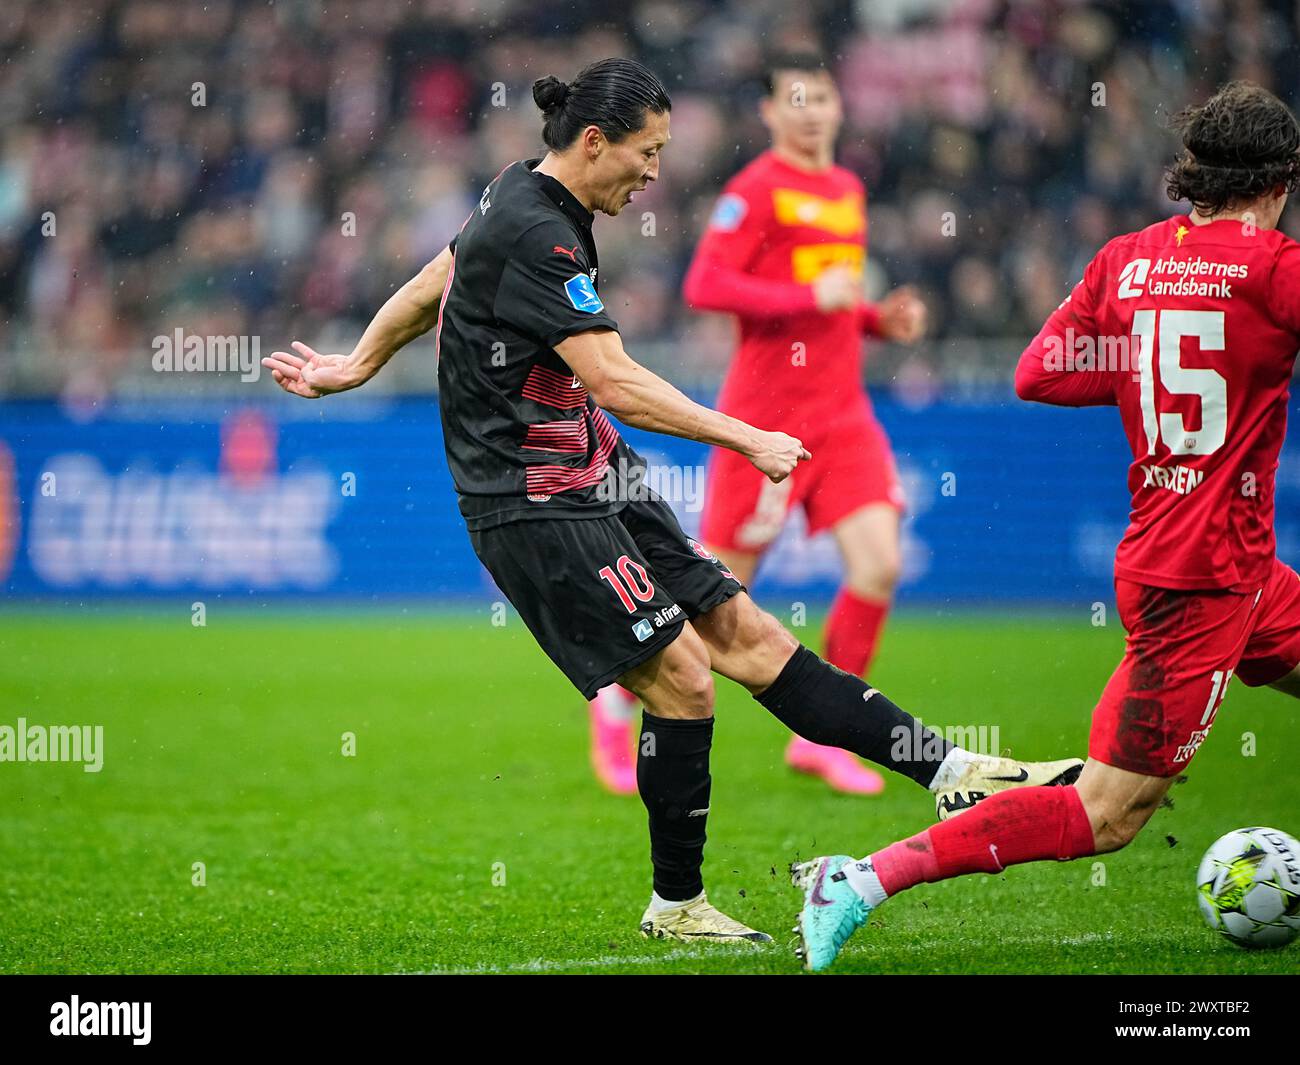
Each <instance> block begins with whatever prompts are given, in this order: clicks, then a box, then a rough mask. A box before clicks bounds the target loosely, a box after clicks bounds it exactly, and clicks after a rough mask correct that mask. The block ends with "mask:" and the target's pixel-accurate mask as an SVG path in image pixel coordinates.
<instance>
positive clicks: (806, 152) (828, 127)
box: [685, 54, 925, 794]
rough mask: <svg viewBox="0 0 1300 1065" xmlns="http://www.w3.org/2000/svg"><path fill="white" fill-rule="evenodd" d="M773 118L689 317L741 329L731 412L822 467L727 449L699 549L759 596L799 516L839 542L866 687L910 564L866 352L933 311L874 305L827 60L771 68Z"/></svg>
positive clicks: (870, 784)
mask: <svg viewBox="0 0 1300 1065" xmlns="http://www.w3.org/2000/svg"><path fill="white" fill-rule="evenodd" d="M766 78H767V80H766V85H765V88H766V90H767V95H766V96H765V97H764V98H763V100H762V101H761V103H760V105H759V106H760V114H761V117H762V120H763V123H764V125H766V126H767V128H768V130H769V131H770V132H771V134H772V146H771V147H770V148H769V149H768V150H767V151H765V152H763V153H762V154H761V155H760V156H758V158H757V159H755V160H754V161H753V162H751V163H750V164H749V165H748V166H746V167H745V168H744V169H743V170H741V171H740V172H739V173H738V174H736V176H735V177H733V178H732V179H731V180H730V181H729V182H728V183H727V185H726V188H725V189H724V191H723V195H722V197H721V199H720V200H719V201H718V204H717V207H716V208H715V210H714V212H713V217H712V219H711V220H710V223H709V228H708V231H707V232H706V233H705V235H704V238H703V240H702V241H701V242H700V246H699V248H698V250H697V251H696V253H695V258H694V261H693V262H692V263H691V267H690V270H689V272H688V273H687V275H686V283H685V297H686V301H687V302H688V303H689V304H690V305H691V306H692V307H695V308H697V309H699V310H708V311H723V312H726V313H729V314H733V315H735V316H736V320H737V324H738V327H739V332H740V344H739V346H738V348H737V350H736V355H735V359H734V361H733V362H732V364H731V368H730V371H729V372H728V374H727V377H726V380H725V382H724V383H723V386H722V391H721V394H720V395H719V397H718V409H719V410H723V411H726V412H727V413H729V414H732V415H734V416H735V417H737V418H745V419H749V418H753V419H757V420H758V421H759V422H760V423H761V424H771V425H780V426H783V427H785V428H786V429H787V430H788V431H789V432H791V433H793V434H795V435H796V436H798V437H799V438H800V439H801V440H803V441H805V443H806V444H807V446H808V449H809V450H810V451H811V452H812V454H813V458H812V461H811V462H807V463H805V464H804V465H802V466H800V467H799V468H798V469H796V470H795V472H794V473H793V474H792V475H791V476H790V477H788V478H787V479H786V480H784V481H782V482H781V483H780V484H773V483H772V482H771V481H768V480H767V479H766V478H764V477H762V476H758V477H754V476H751V474H753V473H754V472H755V471H754V470H753V469H752V468H747V467H746V464H745V463H744V462H743V461H740V462H737V461H734V459H735V458H736V456H734V455H731V454H729V453H727V452H725V451H723V450H722V449H719V448H715V449H714V450H713V453H712V457H711V459H710V468H709V479H708V491H707V496H706V500H705V509H704V516H703V524H702V528H701V534H700V539H701V540H703V541H704V543H705V545H706V546H708V547H709V549H710V550H712V551H714V552H715V553H716V554H717V555H718V556H719V557H720V558H721V559H722V560H723V561H724V562H726V563H727V565H728V566H729V567H730V568H731V570H732V572H733V573H735V574H736V575H737V576H738V577H739V578H740V579H741V580H742V581H744V582H745V583H746V584H749V583H751V582H752V580H753V577H754V572H755V570H756V569H757V568H758V565H759V562H760V561H761V559H762V557H763V553H764V552H765V551H766V550H767V549H768V547H770V546H771V545H772V543H773V542H774V541H775V540H776V538H777V536H778V535H779V533H780V531H781V527H782V526H783V525H784V523H785V520H786V517H787V515H788V514H789V512H790V510H791V508H793V507H796V506H801V507H802V508H803V510H804V514H805V515H806V517H807V525H808V533H809V535H814V534H816V533H819V532H822V531H823V530H826V529H829V530H830V531H831V533H832V535H833V536H834V537H835V542H836V545H837V546H838V547H839V551H840V555H841V557H842V558H843V561H844V577H843V583H842V584H841V586H840V589H839V593H838V594H837V595H836V597H835V601H834V603H833V604H832V605H831V611H830V616H829V618H828V619H827V623H826V636H825V655H826V660H827V661H829V662H831V663H833V664H834V665H837V666H839V667H840V668H841V669H843V670H844V671H845V672H847V673H852V674H853V675H854V676H862V675H864V674H865V673H866V670H867V668H868V666H869V665H870V663H871V658H872V654H873V653H874V651H875V648H876V643H877V640H878V639H879V636H880V631H881V628H882V627H883V626H884V623H885V616H886V615H887V613H888V612H889V605H890V602H891V600H892V599H893V594H894V586H895V584H896V583H897V581H898V574H899V568H900V562H901V551H900V545H899V518H900V513H901V511H902V509H903V506H904V500H903V491H902V488H901V486H900V484H899V481H898V473H897V470H896V469H895V466H894V456H893V454H892V452H891V451H890V447H889V440H888V439H887V438H886V436H885V433H884V430H883V429H882V428H881V426H880V423H879V422H877V421H876V418H875V415H874V414H873V412H872V409H871V401H870V399H869V398H868V397H867V392H866V390H865V388H864V387H863V384H862V336H863V334H864V333H865V334H867V335H869V336H877V337H882V338H884V339H886V340H893V341H900V342H903V343H909V344H910V343H912V342H914V341H916V340H917V339H918V338H919V337H920V336H921V333H922V332H923V330H924V327H925V305H924V304H923V303H922V302H921V301H920V300H919V299H918V298H917V297H916V296H915V295H914V294H913V292H912V291H911V290H910V289H907V288H902V289H898V290H896V291H894V292H892V293H890V294H889V295H888V296H886V297H885V299H884V300H883V301H882V302H881V303H879V304H873V303H869V302H867V301H866V300H864V299H863V297H862V271H863V266H864V262H865V258H866V240H867V216H866V193H865V190H864V188H863V184H862V181H861V180H860V179H859V178H858V177H857V175H855V174H853V173H852V172H850V171H848V170H845V169H844V168H843V167H840V166H836V165H835V162H834V155H833V153H834V148H835V139H836V137H837V136H838V134H839V130H840V123H841V120H842V117H843V116H842V111H841V107H840V97H839V93H838V91H837V90H836V87H835V82H834V81H833V80H832V78H831V75H830V73H829V71H828V70H827V68H826V63H825V60H824V59H823V58H822V57H821V56H818V55H815V54H791V55H782V56H776V57H773V58H772V59H771V60H770V61H769V62H768V64H767V68H766ZM786 762H787V763H788V764H789V765H790V766H791V767H792V768H793V769H796V770H798V771H800V772H804V773H812V774H815V775H817V776H820V777H822V778H823V779H824V780H825V781H826V782H827V783H828V784H830V785H831V787H833V788H835V789H836V790H837V791H843V792H850V793H854V794H875V793H877V792H879V791H880V790H881V789H882V788H883V787H884V779H883V778H882V777H881V775H880V774H879V773H877V772H876V771H875V770H873V769H869V768H867V767H866V766H864V765H862V763H860V762H859V761H858V760H857V758H855V757H854V756H853V755H852V754H850V753H849V752H848V751H842V750H840V749H839V748H836V747H823V746H819V745H818V744H815V743H810V742H808V741H807V740H805V739H802V738H800V737H798V736H796V737H794V738H793V739H792V740H791V742H790V744H789V746H788V747H787V748H786Z"/></svg>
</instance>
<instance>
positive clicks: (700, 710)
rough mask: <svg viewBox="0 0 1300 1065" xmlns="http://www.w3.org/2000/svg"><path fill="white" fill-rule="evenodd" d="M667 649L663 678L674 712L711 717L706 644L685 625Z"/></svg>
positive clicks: (686, 715)
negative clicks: (675, 707)
mask: <svg viewBox="0 0 1300 1065" xmlns="http://www.w3.org/2000/svg"><path fill="white" fill-rule="evenodd" d="M669 650H670V652H671V653H670V654H669V655H668V657H667V659H666V661H665V676H664V680H665V682H666V686H667V687H668V689H669V691H670V692H671V698H672V699H673V701H674V705H676V706H677V707H678V708H679V713H678V714H676V715H674V716H677V717H711V716H712V715H713V696H714V690H713V669H712V667H711V665H710V661H709V649H708V647H707V646H706V645H705V643H704V641H703V640H702V639H701V638H700V635H699V633H697V632H696V631H695V630H694V628H692V627H691V626H690V625H686V626H684V627H683V629H682V633H681V635H680V636H678V638H677V639H676V640H674V641H673V643H672V645H671V647H670V649H669Z"/></svg>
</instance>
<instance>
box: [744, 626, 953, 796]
mask: <svg viewBox="0 0 1300 1065" xmlns="http://www.w3.org/2000/svg"><path fill="white" fill-rule="evenodd" d="M754 698H755V699H757V700H758V701H759V702H760V703H762V704H763V706H765V707H767V709H768V710H770V711H771V712H772V714H773V715H774V716H775V717H776V718H777V720H779V721H780V722H781V723H782V724H783V725H785V727H786V728H788V729H789V730H790V731H791V732H794V733H796V734H797V735H800V736H802V737H803V738H804V739H806V740H812V742H813V743H821V744H825V745H826V746H828V747H843V748H844V749H845V750H846V751H852V752H853V753H854V754H858V755H861V756H862V757H863V758H866V759H868V760H869V761H872V762H875V763H876V764H878V765H882V766H884V767H885V768H886V769H892V770H894V771H895V772H898V773H902V774H903V775H904V776H906V777H911V778H912V779H913V780H915V781H916V782H917V783H918V784H920V785H921V787H923V788H928V787H929V786H930V782H931V781H932V780H934V775H935V774H936V773H937V772H938V771H939V766H940V765H941V764H942V763H943V760H944V759H945V758H946V757H947V756H948V752H949V751H951V750H952V749H953V747H954V744H952V743H949V742H948V741H947V740H946V739H944V738H943V737H942V736H939V735H938V734H936V733H934V732H931V731H930V730H929V729H927V728H924V727H923V726H922V725H921V723H920V722H919V721H917V720H916V718H914V717H913V716H912V715H911V714H909V713H908V712H907V711H906V710H900V709H899V708H898V707H897V706H895V705H894V704H893V703H891V702H890V701H889V700H888V699H886V698H885V697H884V696H883V695H881V694H880V692H878V691H876V689H875V688H873V687H871V686H870V685H869V684H867V683H866V682H865V681H863V680H862V679H861V678H860V677H854V676H852V675H850V674H848V673H845V672H844V670H842V669H837V668H836V667H835V666H833V665H831V664H830V663H829V662H826V661H823V660H822V659H820V658H818V657H817V656H816V655H815V654H813V653H812V652H811V651H810V650H808V648H806V647H804V646H803V645H802V644H801V645H800V646H799V649H798V650H797V651H795V653H794V654H793V655H792V656H791V658H790V661H789V662H787V663H786V664H785V668H784V669H782V670H781V675H780V676H779V677H777V678H776V680H774V681H773V682H772V684H771V686H770V687H768V688H767V689H766V690H764V691H762V692H760V693H759V694H758V695H755V696H754Z"/></svg>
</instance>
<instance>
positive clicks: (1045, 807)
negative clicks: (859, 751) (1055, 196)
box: [792, 82, 1300, 969]
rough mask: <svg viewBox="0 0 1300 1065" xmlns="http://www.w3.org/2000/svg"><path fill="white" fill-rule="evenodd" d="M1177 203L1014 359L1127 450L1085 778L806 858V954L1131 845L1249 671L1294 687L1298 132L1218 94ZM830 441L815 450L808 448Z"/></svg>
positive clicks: (1175, 184)
mask: <svg viewBox="0 0 1300 1065" xmlns="http://www.w3.org/2000/svg"><path fill="white" fill-rule="evenodd" d="M1176 126H1177V128H1178V129H1179V130H1180V131H1181V133H1182V141H1183V149H1184V150H1183V151H1182V153H1181V154H1180V155H1179V157H1178V160H1177V161H1176V162H1175V164H1174V165H1173V166H1172V167H1171V168H1170V170H1169V172H1168V191H1169V195H1170V198H1171V199H1187V200H1189V201H1190V202H1191V204H1192V211H1191V213H1190V214H1189V215H1178V216H1175V217H1173V218H1170V219H1166V220H1165V221H1162V222H1158V223H1156V224H1155V225H1153V226H1149V227H1147V228H1146V229H1143V230H1141V231H1139V232H1137V233H1129V234H1126V235H1124V236H1121V237H1117V238H1115V239H1114V240H1112V241H1111V242H1110V243H1108V244H1107V245H1106V246H1105V247H1103V248H1102V249H1101V251H1100V252H1098V253H1097V256H1096V257H1095V258H1094V259H1093V260H1092V262H1091V263H1089V265H1088V267H1087V269H1086V270H1085V271H1084V275H1083V280H1082V281H1080V282H1079V284H1078V285H1076V286H1075V288H1074V291H1073V293H1072V294H1071V295H1070V296H1069V297H1068V298H1067V299H1066V300H1065V302H1064V303H1062V304H1061V306H1060V307H1059V308H1058V309H1057V310H1056V312H1055V313H1054V314H1053V315H1052V316H1051V317H1050V318H1049V319H1048V321H1047V324H1046V325H1045V326H1044V327H1043V329H1042V331H1041V332H1040V333H1039V334H1038V336H1037V337H1035V338H1034V341H1033V342H1032V343H1031V344H1030V345H1029V347H1028V348H1027V349H1026V350H1025V352H1024V354H1023V355H1022V356H1021V358H1020V363H1019V365H1018V366H1017V368H1016V391H1017V393H1018V394H1019V395H1020V397H1021V398H1023V399H1028V400H1034V401H1037V402H1041V403H1054V404H1060V405H1062V406H1071V407H1082V406H1093V405H1101V404H1113V405H1115V406H1118V407H1119V413H1120V419H1121V421H1122V422H1123V426H1124V432H1125V435H1126V436H1127V437H1128V441H1129V444H1130V446H1131V447H1132V450H1133V464H1132V465H1131V466H1130V467H1129V478H1128V481H1129V489H1130V491H1131V492H1132V496H1133V504H1132V513H1131V520H1130V523H1129V526H1128V529H1127V531H1126V532H1125V534H1124V537H1123V539H1122V540H1121V542H1120V545H1119V549H1118V552H1117V554H1116V558H1115V597H1116V603H1117V606H1118V608H1119V614H1120V619H1121V621H1122V622H1123V624H1124V628H1125V629H1126V631H1127V633H1128V640H1127V644H1126V649H1125V654H1124V659H1123V661H1122V662H1121V663H1120V665H1119V667H1118V668H1117V669H1116V670H1115V673H1114V674H1113V675H1112V676H1111V679H1110V682H1109V683H1108V684H1107V685H1106V688H1105V691H1104V692H1103V693H1102V696H1101V701H1100V702H1099V703H1098V705H1097V708H1096V711H1095V712H1094V714H1093V720H1092V733H1091V737H1090V740H1089V746H1088V753H1089V758H1088V761H1087V763H1086V765H1085V766H1084V770H1083V773H1082V774H1081V775H1080V777H1079V780H1078V782H1077V784H1075V785H1073V786H1068V787H1058V788H1023V789H1018V790H1015V791H1008V792H1003V793H1001V794H998V795H993V796H990V797H989V798H987V799H986V800H985V801H984V802H982V803H980V805H979V808H978V809H977V810H975V811H971V812H966V813H962V814H961V815H960V816H958V817H954V818H952V819H950V820H946V821H944V822H943V823H941V824H938V825H935V826H933V827H932V828H930V829H928V830H926V831H925V832H922V833H920V834H919V835H917V836H913V837H912V838H911V839H908V840H904V841H902V842H900V843H895V844H893V845H892V846H889V847H886V848H885V849H884V850H881V851H877V852H876V853H874V854H872V855H870V856H869V857H867V858H865V859H863V860H862V861H860V862H859V861H854V860H853V859H851V858H849V857H848V856H846V855H837V856H834V857H830V858H815V859H813V860H812V861H810V862H806V863H802V864H800V865H797V866H795V867H793V868H792V872H793V874H794V878H795V883H796V885H797V886H800V887H802V888H803V890H804V897H805V901H804V907H803V911H802V913H801V914H800V920H799V925H800V932H801V939H802V944H801V948H800V949H801V951H802V953H803V957H804V963H805V966H806V967H807V968H810V969H821V968H825V967H826V966H827V965H829V964H830V962H831V961H832V960H834V958H835V955H836V954H837V953H838V951H839V949H840V947H842V946H843V944H844V942H845V941H846V940H847V939H848V937H849V935H850V934H851V933H852V932H853V931H854V930H855V929H856V928H858V927H860V926H861V925H862V924H863V923H865V921H866V919H867V916H868V915H869V914H870V913H871V912H872V911H873V910H874V909H875V908H876V907H877V906H879V905H880V903H882V902H883V901H884V900H885V899H886V898H888V897H890V896H891V895H895V894H897V893H898V892H900V891H902V890H904V889H906V888H908V887H912V886H914V885H916V884H919V883H929V882H933V881H936V880H945V879H948V878H950V877H954V876H958V875H961V874H963V873H975V872H984V873H1000V872H1002V870H1003V869H1005V868H1006V867H1007V866H1010V865H1016V864H1019V863H1021V862H1029V861H1037V860H1043V859H1049V858H1054V859H1057V860H1059V861H1067V860H1069V859H1072V858H1081V857H1085V856H1088V855H1093V854H1103V853H1106V852H1108V851H1114V850H1118V849H1120V848H1121V847H1123V846H1125V844H1127V843H1128V842H1129V841H1130V840H1132V839H1133V837H1134V836H1135V835H1136V834H1137V832H1138V831H1139V829H1141V827H1142V826H1143V825H1144V824H1145V823H1146V821H1147V819H1148V818H1149V817H1150V816H1151V813H1152V811H1154V810H1155V809H1156V807H1157V806H1159V804H1160V800H1161V799H1162V798H1163V797H1164V795H1165V792H1166V791H1168V789H1169V786H1170V784H1171V783H1172V781H1173V779H1174V777H1175V776H1177V775H1178V774H1179V773H1182V772H1183V771H1184V770H1185V769H1186V768H1187V765H1188V763H1189V762H1190V761H1191V759H1192V757H1193V756H1194V755H1195V754H1196V751H1197V748H1199V747H1200V745H1201V744H1202V743H1203V742H1204V741H1205V739H1206V737H1207V736H1208V735H1209V732H1210V729H1211V727H1212V726H1213V724H1214V722H1215V720H1216V718H1217V716H1218V714H1219V711H1220V707H1221V705H1222V703H1223V699H1224V696H1225V695H1226V693H1227V690H1228V687H1229V685H1230V683H1231V682H1232V680H1233V679H1234V678H1236V679H1239V680H1240V681H1241V682H1242V683H1243V684H1246V685H1248V686H1251V687H1256V686H1260V685H1266V684H1267V685H1272V686H1273V687H1274V688H1277V689H1278V690H1280V691H1283V692H1285V693H1286V694H1288V695H1291V696H1293V697H1300V669H1297V666H1298V665H1300V578H1298V577H1297V576H1296V573H1295V571H1294V570H1292V569H1291V568H1290V567H1288V566H1286V565H1284V564H1283V563H1282V562H1281V561H1279V560H1278V558H1277V557H1276V554H1275V546H1276V545H1275V540H1274V532H1273V482H1274V474H1275V471H1276V469H1277V459H1278V452H1279V450H1280V449H1281V446H1282V440H1283V437H1284V436H1285V433H1286V408H1287V399H1288V387H1289V384H1290V380H1291V375H1292V372H1293V369H1294V366H1295V359H1296V349H1297V347H1298V346H1300V244H1297V243H1296V242H1295V241H1293V240H1291V239H1290V238H1289V237H1286V236H1284V235H1283V234H1282V233H1279V232H1278V231H1277V229H1276V228H1275V227H1276V226H1277V222H1278V218H1279V217H1280V215H1281V213H1282V208H1283V207H1284V206H1285V203H1286V198H1287V195H1288V193H1291V192H1294V191H1295V190H1296V189H1297V188H1298V187H1300V124H1297V122H1296V119H1295V116H1294V115H1292V114H1291V112H1290V111H1289V110H1288V109H1287V107H1286V106H1285V105H1284V104H1283V103H1282V102H1281V101H1280V100H1278V99H1277V97H1275V96H1274V95H1273V94H1272V93H1269V92H1267V91H1265V90H1264V89H1261V88H1259V87H1258V86H1256V85H1251V84H1249V83H1246V82H1232V83H1230V84H1228V85H1226V86H1224V87H1223V88H1222V89H1221V90H1220V91H1219V92H1218V93H1217V94H1216V95H1215V96H1214V97H1212V98H1211V99H1210V100H1209V101H1208V102H1207V103H1206V104H1205V105H1204V106H1202V107H1192V108H1188V109H1187V110H1186V111H1184V112H1183V113H1182V114H1181V115H1180V116H1179V117H1178V120H1177V122H1176ZM814 453H815V452H814Z"/></svg>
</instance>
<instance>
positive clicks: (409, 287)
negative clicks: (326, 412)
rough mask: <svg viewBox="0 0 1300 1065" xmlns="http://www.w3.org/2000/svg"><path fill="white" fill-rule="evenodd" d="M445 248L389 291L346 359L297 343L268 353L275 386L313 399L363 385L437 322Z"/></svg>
mask: <svg viewBox="0 0 1300 1065" xmlns="http://www.w3.org/2000/svg"><path fill="white" fill-rule="evenodd" d="M451 258H452V256H451V249H450V248H444V249H443V251H442V252H441V253H440V254H439V255H438V256H437V258H435V259H434V260H433V261H432V262H430V263H429V264H427V265H426V266H425V267H424V269H423V270H421V271H420V272H419V273H418V274H416V275H415V276H414V277H413V278H411V280H410V281H408V282H407V283H406V284H405V285H403V286H402V287H401V288H399V289H398V290H397V291H396V292H394V293H393V294H392V295H391V296H390V297H389V298H388V301H387V302H386V303H385V304H384V305H383V306H382V307H381V308H379V312H378V313H377V314H376V315H375V317H374V318H373V319H372V320H371V322H370V324H369V325H368V326H366V331H365V332H364V333H362V334H361V339H360V340H359V341H358V342H357V346H356V347H355V348H353V349H352V353H351V354H350V355H322V354H321V353H320V352H317V351H314V350H313V349H312V348H309V347H308V346H307V345H306V344H304V343H302V342H301V341H298V340H295V341H294V342H293V344H292V345H290V346H291V347H292V348H293V349H294V351H295V352H297V354H296V355H295V354H293V352H288V351H275V352H272V353H271V354H270V355H269V356H268V357H267V358H265V359H263V360H262V365H263V366H265V367H266V368H267V369H268V370H270V371H271V376H272V377H273V378H274V379H275V383H276V384H278V385H279V386H280V387H281V388H283V389H284V390H285V391H286V392H292V393H293V394H294V395H295V396H303V397H304V398H306V399H319V398H320V397H321V396H327V395H329V394H331V393H333V392H346V391H347V390H348V389H350V388H356V387H358V386H359V385H363V384H365V383H366V382H367V381H369V380H370V379H371V378H372V377H374V376H375V374H377V373H378V372H379V371H380V370H381V369H382V368H383V366H384V364H385V363H387V362H388V360H389V359H391V358H392V357H393V356H394V355H395V354H396V353H397V351H398V349H400V348H402V347H404V346H405V345H406V344H409V343H410V342H411V341H412V340H414V339H415V338H416V337H418V336H423V335H424V334H425V333H427V332H428V331H429V330H430V329H432V328H433V327H434V325H435V324H437V321H438V308H439V306H440V305H441V303H442V294H443V292H444V290H445V289H446V287H447V276H448V274H449V272H450V270H451Z"/></svg>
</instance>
